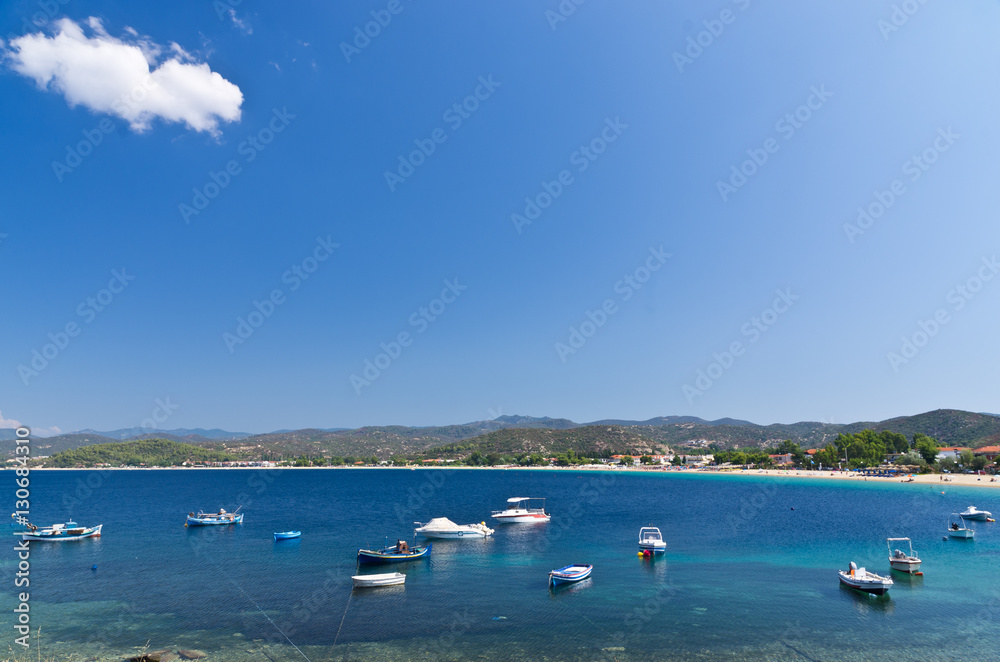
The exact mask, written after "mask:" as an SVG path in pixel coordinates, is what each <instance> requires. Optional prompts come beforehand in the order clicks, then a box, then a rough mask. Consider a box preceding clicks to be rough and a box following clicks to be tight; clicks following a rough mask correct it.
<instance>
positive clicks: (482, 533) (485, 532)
mask: <svg viewBox="0 0 1000 662" xmlns="http://www.w3.org/2000/svg"><path fill="white" fill-rule="evenodd" d="M414 524H419V525H420V526H418V527H417V528H416V529H414V530H413V532H414V533H415V534H417V535H421V536H423V537H425V538H445V539H449V538H485V537H486V536H492V535H493V529H491V528H489V527H488V526H486V522H480V523H479V524H455V523H454V522H452V521H451V520H450V519H448V518H447V517H435V518H434V519H432V520H431V521H429V522H427V524H420V522H414Z"/></svg>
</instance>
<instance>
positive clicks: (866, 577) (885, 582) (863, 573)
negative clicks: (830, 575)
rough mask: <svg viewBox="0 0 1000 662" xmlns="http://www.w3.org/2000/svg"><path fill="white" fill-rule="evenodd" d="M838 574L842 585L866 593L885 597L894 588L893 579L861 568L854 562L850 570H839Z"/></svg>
mask: <svg viewBox="0 0 1000 662" xmlns="http://www.w3.org/2000/svg"><path fill="white" fill-rule="evenodd" d="M837 574H839V575H840V583H841V584H844V585H845V586H850V587H851V588H856V589H858V590H859V591H865V592H866V593H873V594H875V595H885V594H886V593H888V592H889V589H890V588H891V587H892V579H890V578H889V577H883V576H882V575H876V574H875V573H874V572H868V571H867V570H865V569H864V568H859V567H858V564H856V563H855V562H854V561H851V565H850V569H849V570H838V571H837Z"/></svg>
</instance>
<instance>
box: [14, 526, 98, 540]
mask: <svg viewBox="0 0 1000 662" xmlns="http://www.w3.org/2000/svg"><path fill="white" fill-rule="evenodd" d="M24 526H25V530H24V531H15V532H14V535H16V536H21V540H51V541H56V542H61V541H65V540H83V539H85V538H100V537H101V527H103V526H104V525H103V524H98V525H97V526H80V525H79V524H77V523H76V522H63V523H62V524H53V525H52V526H46V527H41V528H39V527H37V526H35V525H34V524H32V523H31V522H26V523H25V524H24Z"/></svg>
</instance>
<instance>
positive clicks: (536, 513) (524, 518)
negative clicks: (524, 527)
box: [490, 497, 552, 524]
mask: <svg viewBox="0 0 1000 662" xmlns="http://www.w3.org/2000/svg"><path fill="white" fill-rule="evenodd" d="M532 502H535V503H532ZM537 502H541V505H537ZM490 517H492V518H493V519H495V520H496V521H497V522H499V523H500V524H525V523H532V522H548V521H549V520H550V519H552V515H550V514H549V513H547V512H545V499H543V498H540V497H511V498H509V499H507V509H506V510H494V511H493V514H492V515H490Z"/></svg>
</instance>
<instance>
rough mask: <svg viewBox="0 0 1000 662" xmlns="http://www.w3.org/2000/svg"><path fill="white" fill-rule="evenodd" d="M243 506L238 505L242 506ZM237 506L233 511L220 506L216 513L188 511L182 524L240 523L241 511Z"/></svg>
mask: <svg viewBox="0 0 1000 662" xmlns="http://www.w3.org/2000/svg"><path fill="white" fill-rule="evenodd" d="M242 507H243V506H240V508H242ZM240 508H237V509H236V511H235V512H232V513H227V512H226V509H225V508H220V509H219V512H217V513H206V512H202V511H200V510H199V511H198V514H197V515H195V514H194V513H188V516H187V521H186V522H185V523H184V526H219V525H228V524H241V523H242V522H243V513H241V512H239V511H240Z"/></svg>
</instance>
